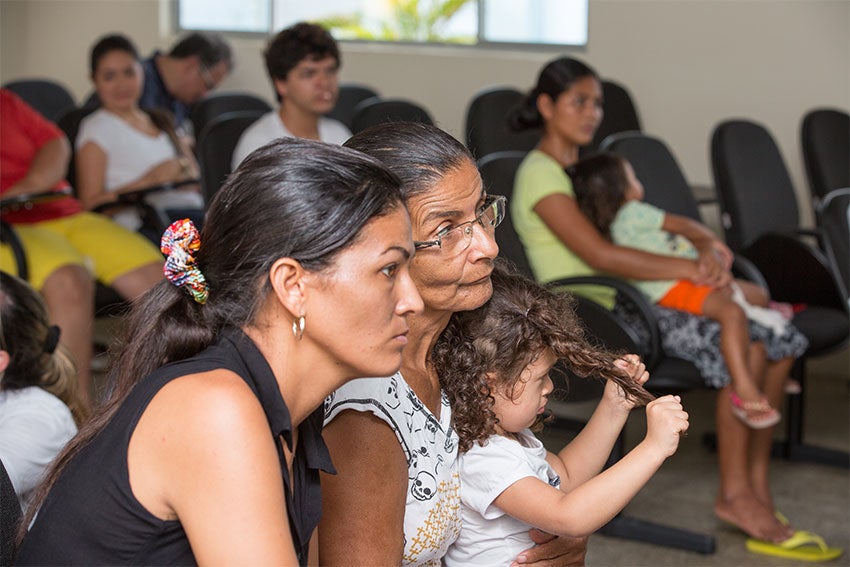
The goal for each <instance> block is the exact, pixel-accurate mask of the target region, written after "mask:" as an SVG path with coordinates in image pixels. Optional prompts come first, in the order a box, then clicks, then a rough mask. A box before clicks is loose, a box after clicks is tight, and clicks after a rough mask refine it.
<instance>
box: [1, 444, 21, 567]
mask: <svg viewBox="0 0 850 567" xmlns="http://www.w3.org/2000/svg"><path fill="white" fill-rule="evenodd" d="M20 523H21V505H20V503H19V502H18V496H17V495H16V494H15V487H14V486H12V479H10V478H9V473H7V472H6V467H4V466H3V462H2V461H0V565H11V564H12V560H13V559H14V558H15V549H16V548H17V545H16V542H17V536H18V527H19V526H20Z"/></svg>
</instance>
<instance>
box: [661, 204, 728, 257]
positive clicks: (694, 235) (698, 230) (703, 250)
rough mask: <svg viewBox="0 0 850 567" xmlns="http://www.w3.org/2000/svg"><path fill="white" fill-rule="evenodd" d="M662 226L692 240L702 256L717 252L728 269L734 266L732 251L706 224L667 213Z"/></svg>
mask: <svg viewBox="0 0 850 567" xmlns="http://www.w3.org/2000/svg"><path fill="white" fill-rule="evenodd" d="M661 228H662V229H663V230H666V231H667V232H670V233H673V234H678V235H680V236H684V237H685V238H687V239H688V240H690V241H691V243H692V244H693V245H694V247H695V248H696V249H697V250H698V251H699V253H700V258H702V256H703V255H715V254H717V255H718V256H719V260H720V261H721V262H722V263H723V266H724V267H725V268H726V269H727V270H728V269H730V268H731V267H732V260H733V259H734V255H733V254H732V251H731V250H730V249H729V247H728V246H726V244H724V243H723V242H721V241H720V239H719V238H717V236H716V235H715V234H714V233H713V232H712V231H711V230H710V229H709V228H708V227H707V226H705V225H704V224H702V223H700V222H697V221H695V220H693V219H691V218H688V217H683V216H679V215H674V214H671V213H665V214H664V224H662V225H661Z"/></svg>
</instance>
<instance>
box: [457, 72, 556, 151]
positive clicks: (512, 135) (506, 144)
mask: <svg viewBox="0 0 850 567" xmlns="http://www.w3.org/2000/svg"><path fill="white" fill-rule="evenodd" d="M524 98H525V95H524V94H523V93H521V92H520V91H518V90H517V89H514V88H511V87H488V88H486V89H483V90H481V91H478V92H477V93H476V94H475V95H474V96H473V97H472V100H471V101H470V103H469V107H468V108H467V109H466V147H467V148H469V151H470V152H472V155H474V156H475V157H476V159H481V158H483V157H484V156H486V155H489V154H492V153H494V152H501V151H509V150H516V151H523V152H527V151H530V150H531V149H532V148H534V146H536V145H537V142H538V141H540V134H541V131H540V129H539V128H535V129H532V130H526V131H523V132H514V131H513V130H511V129H510V128H509V127H508V122H507V116H508V112H509V111H510V110H511V109H512V108H513V107H514V106H516V105H517V104H519V103H520V102H522V100H523V99H524Z"/></svg>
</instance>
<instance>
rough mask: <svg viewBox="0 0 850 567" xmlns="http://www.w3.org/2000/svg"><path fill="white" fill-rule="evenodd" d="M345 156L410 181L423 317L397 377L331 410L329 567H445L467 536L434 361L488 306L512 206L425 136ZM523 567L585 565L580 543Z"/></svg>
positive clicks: (414, 325)
mask: <svg viewBox="0 0 850 567" xmlns="http://www.w3.org/2000/svg"><path fill="white" fill-rule="evenodd" d="M345 145H346V146H348V147H351V148H354V149H357V150H360V151H361V152H364V153H366V154H369V155H371V156H373V157H376V158H378V159H379V160H380V161H382V162H383V163H384V164H385V165H386V166H388V167H389V169H390V170H392V171H393V172H394V173H395V174H396V175H398V176H399V177H400V178H401V180H402V193H403V194H404V197H405V199H406V201H407V206H408V211H409V213H410V218H411V224H412V229H413V238H414V245H415V248H416V250H417V252H416V255H415V256H414V258H413V260H412V261H411V265H410V274H411V277H412V278H413V281H414V282H415V283H416V286H417V289H418V290H419V292H420V295H421V296H422V300H423V302H424V304H425V309H424V311H423V312H422V313H418V314H415V315H411V316H410V317H409V318H408V322H409V324H410V334H409V335H408V341H409V342H408V344H407V346H406V347H405V349H404V353H403V358H402V366H401V370H400V371H399V372H397V373H396V374H395V375H393V376H391V377H388V378H386V379H382V380H372V379H360V380H355V381H353V382H350V383H348V384H346V385H345V386H343V387H342V388H340V389H339V390H337V391H336V392H335V393H334V394H332V395H331V396H330V397H329V398H328V399H327V401H326V402H325V428H324V431H323V436H324V438H325V441H326V443H327V445H328V447H329V449H330V452H331V455H332V457H333V461H334V465H335V467H336V469H337V474H336V475H324V476H323V478H322V490H323V499H322V521H321V524H320V526H319V560H320V562H321V564H322V565H438V564H439V563H440V558H441V557H442V556H443V555H444V554H445V552H446V550H447V548H448V546H449V545H450V544H451V543H452V542H453V541H454V540H455V539H456V538H457V536H458V532H459V531H460V500H459V488H460V479H459V477H458V471H457V454H458V437H457V434H456V432H455V431H454V430H453V428H452V425H451V417H452V416H451V407H450V405H449V402H448V400H447V398H446V396H445V395H444V393H443V392H442V390H441V388H440V383H439V378H438V376H437V374H436V373H435V371H434V367H433V365H432V364H431V351H432V348H433V346H434V344H435V342H436V341H437V338H438V337H439V336H440V334H441V333H442V332H443V329H445V328H446V325H447V324H448V322H449V319H450V318H451V316H452V314H453V313H455V312H458V311H468V310H472V309H475V308H477V307H479V306H481V305H482V304H484V303H485V302H486V301H487V300H488V299H489V298H490V295H491V294H492V285H491V282H490V273H491V272H492V270H493V260H494V258H495V257H496V254H497V253H498V247H497V246H496V241H495V238H494V232H495V228H496V227H497V226H498V225H499V223H500V222H501V221H502V219H503V218H504V216H505V198H504V197H500V196H494V195H487V193H486V192H485V190H484V187H483V186H482V181H481V176H480V175H479V173H478V169H477V168H476V167H475V162H474V160H473V158H472V156H471V155H470V153H469V151H468V150H467V149H466V148H465V147H464V146H463V145H462V144H461V143H460V142H458V141H457V140H455V139H454V138H452V137H451V136H450V135H448V134H446V133H445V132H443V131H442V130H440V129H438V128H436V127H433V126H428V125H424V124H415V123H393V124H385V125H378V126H375V127H372V128H370V129H367V130H365V131H363V132H361V133H358V134H357V135H355V136H354V137H352V138H351V139H350V140H349V141H348V142H346V143H345ZM533 537H536V538H537V539H535V541H540V542H546V543H543V545H540V546H537V547H534V548H532V549H530V550H527V551H526V552H524V553H523V554H521V555H520V557H519V558H518V562H529V563H532V562H534V561H538V560H543V559H546V558H550V561H551V558H552V557H555V560H554V561H552V562H550V563H548V564H549V565H554V564H561V565H568V564H573V563H581V562H582V561H583V556H584V550H585V544H584V540H566V539H562V538H558V539H556V540H554V541H550V540H551V539H552V538H551V536H549V535H546V534H540V533H536V535H535V536H533Z"/></svg>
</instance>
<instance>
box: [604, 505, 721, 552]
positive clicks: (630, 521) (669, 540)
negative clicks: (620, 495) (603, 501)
mask: <svg viewBox="0 0 850 567" xmlns="http://www.w3.org/2000/svg"><path fill="white" fill-rule="evenodd" d="M599 533H601V534H603V535H606V536H611V537H619V538H624V539H630V540H634V541H641V542H644V543H652V544H655V545H660V546H663V547H672V548H675V549H684V550H685V551H693V552H696V553H701V554H703V555H710V554H712V553H714V550H715V540H714V536H710V535H706V534H701V533H697V532H690V531H686V530H682V529H679V528H674V527H671V526H665V525H662V524H656V523H654V522H650V521H647V520H642V519H640V518H632V517H630V516H626V515H625V514H619V515H617V516H616V517H614V519H612V520H611V521H610V522H608V523H607V524H606V525H605V526H603V527H602V529H600V530H599Z"/></svg>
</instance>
